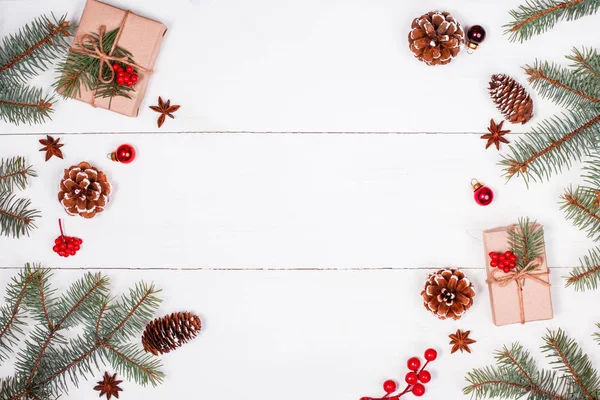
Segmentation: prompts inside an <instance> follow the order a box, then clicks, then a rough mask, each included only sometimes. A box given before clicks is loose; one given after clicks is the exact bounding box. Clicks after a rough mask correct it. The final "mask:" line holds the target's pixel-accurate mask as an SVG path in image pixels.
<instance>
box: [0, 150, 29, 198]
mask: <svg viewBox="0 0 600 400" xmlns="http://www.w3.org/2000/svg"><path fill="white" fill-rule="evenodd" d="M30 176H31V177H35V176H37V174H36V173H35V171H34V170H33V169H32V167H31V166H27V165H26V164H25V158H23V157H13V158H9V159H6V160H5V159H0V192H12V191H13V190H14V189H15V187H17V188H19V189H21V190H23V189H25V187H26V186H27V179H28V178H29V177H30Z"/></svg>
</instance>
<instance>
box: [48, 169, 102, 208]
mask: <svg viewBox="0 0 600 400" xmlns="http://www.w3.org/2000/svg"><path fill="white" fill-rule="evenodd" d="M110 192H111V185H110V183H109V182H108V180H107V178H106V175H105V174H104V172H102V171H99V170H98V169H96V168H94V167H93V166H92V165H91V164H89V163H87V162H85V161H84V162H81V163H79V164H78V165H73V166H72V167H71V168H68V169H65V173H64V176H63V179H62V180H61V181H60V190H59V192H58V201H60V204H62V205H63V207H64V208H65V210H66V211H67V214H69V215H77V214H79V215H81V216H82V217H83V218H94V216H96V214H98V213H101V212H102V211H104V207H105V206H106V203H107V202H108V195H109V194H110Z"/></svg>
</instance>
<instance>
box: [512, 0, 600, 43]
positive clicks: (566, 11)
mask: <svg viewBox="0 0 600 400" xmlns="http://www.w3.org/2000/svg"><path fill="white" fill-rule="evenodd" d="M598 9H600V3H599V2H598V1H597V0H569V1H559V0H553V1H546V0H528V1H527V3H526V4H524V5H521V6H519V8H518V9H516V10H512V11H511V12H510V15H511V17H512V18H513V21H511V22H510V23H509V24H508V25H507V28H508V29H507V30H506V33H507V34H509V35H510V40H511V41H513V42H514V41H520V42H524V41H525V40H528V39H530V38H531V37H532V36H533V35H539V34H541V33H543V32H546V31H548V30H550V29H551V28H553V27H554V25H555V24H556V23H558V22H559V21H562V20H566V21H572V20H574V19H578V18H581V17H584V16H586V15H592V14H595V13H596V12H597V11H598Z"/></svg>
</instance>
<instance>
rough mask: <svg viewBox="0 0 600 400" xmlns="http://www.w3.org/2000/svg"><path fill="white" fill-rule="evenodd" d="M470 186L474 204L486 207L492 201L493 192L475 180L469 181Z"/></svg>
mask: <svg viewBox="0 0 600 400" xmlns="http://www.w3.org/2000/svg"><path fill="white" fill-rule="evenodd" d="M471 186H472V187H473V197H474V199H475V202H476V203H477V204H479V205H480V206H488V205H490V204H491V203H492V201H493V200H494V192H492V189H490V188H489V187H487V186H484V185H483V183H481V182H479V181H478V180H477V179H475V178H473V179H471Z"/></svg>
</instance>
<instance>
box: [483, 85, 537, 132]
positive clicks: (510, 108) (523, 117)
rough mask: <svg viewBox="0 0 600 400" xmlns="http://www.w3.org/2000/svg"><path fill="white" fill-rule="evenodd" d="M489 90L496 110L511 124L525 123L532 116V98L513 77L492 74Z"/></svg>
mask: <svg viewBox="0 0 600 400" xmlns="http://www.w3.org/2000/svg"><path fill="white" fill-rule="evenodd" d="M489 92H490V97H491V98H492V100H493V101H494V103H496V107H497V108H498V110H500V112H501V113H502V115H504V117H505V118H506V119H508V120H509V121H510V122H512V123H513V124H525V123H526V122H528V121H529V120H530V119H531V117H533V100H531V97H530V96H529V94H527V92H526V91H525V88H524V87H523V86H522V85H521V84H520V83H518V82H517V81H515V80H514V79H513V78H511V77H509V76H506V75H503V74H495V75H492V78H491V80H490V86H489Z"/></svg>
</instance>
